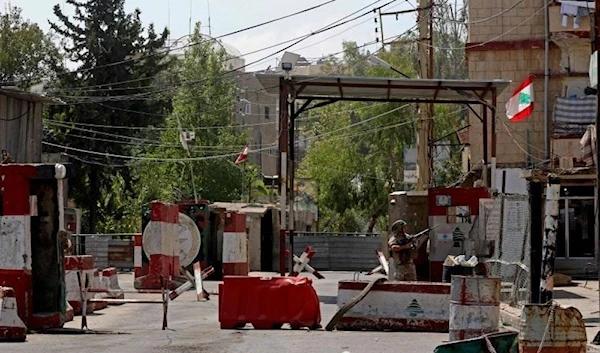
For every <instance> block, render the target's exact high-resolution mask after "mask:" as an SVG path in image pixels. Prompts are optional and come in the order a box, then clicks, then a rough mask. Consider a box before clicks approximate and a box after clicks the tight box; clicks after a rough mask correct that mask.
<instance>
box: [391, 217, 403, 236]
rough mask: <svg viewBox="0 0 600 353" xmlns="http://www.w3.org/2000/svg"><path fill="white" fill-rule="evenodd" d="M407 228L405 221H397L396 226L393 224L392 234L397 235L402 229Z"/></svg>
mask: <svg viewBox="0 0 600 353" xmlns="http://www.w3.org/2000/svg"><path fill="white" fill-rule="evenodd" d="M405 226H406V222H404V221H403V220H401V219H400V220H397V221H396V222H394V224H392V233H397V232H398V231H399V230H400V229H402V227H405Z"/></svg>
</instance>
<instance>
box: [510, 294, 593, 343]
mask: <svg viewBox="0 0 600 353" xmlns="http://www.w3.org/2000/svg"><path fill="white" fill-rule="evenodd" d="M500 322H501V323H502V325H503V326H510V327H512V328H514V329H516V330H517V331H518V330H519V326H520V325H521V310H519V309H517V308H513V307H511V306H509V305H506V304H500ZM588 339H589V337H588ZM586 348H587V352H599V353H600V346H596V345H594V344H590V343H588V344H587V347H586Z"/></svg>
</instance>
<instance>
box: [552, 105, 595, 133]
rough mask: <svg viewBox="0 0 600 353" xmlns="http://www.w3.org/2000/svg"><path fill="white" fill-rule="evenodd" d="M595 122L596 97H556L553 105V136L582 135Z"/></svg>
mask: <svg viewBox="0 0 600 353" xmlns="http://www.w3.org/2000/svg"><path fill="white" fill-rule="evenodd" d="M595 121H596V97H595V96H586V97H584V98H565V97H557V98H556V102H555V103H554V134H555V135H583V134H584V133H585V130H586V128H587V126H588V125H590V124H594V122H595Z"/></svg>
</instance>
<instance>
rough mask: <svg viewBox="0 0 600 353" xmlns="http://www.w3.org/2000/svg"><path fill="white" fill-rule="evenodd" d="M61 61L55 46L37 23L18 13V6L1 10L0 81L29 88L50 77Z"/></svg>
mask: <svg viewBox="0 0 600 353" xmlns="http://www.w3.org/2000/svg"><path fill="white" fill-rule="evenodd" d="M60 64H61V57H60V54H59V52H58V48H57V47H56V46H55V45H54V43H53V42H52V39H51V37H50V35H48V34H45V33H44V32H43V31H42V30H41V29H40V27H39V26H38V25H37V24H36V23H32V22H29V21H28V20H25V19H23V17H21V9H20V8H18V7H7V8H6V11H5V12H3V13H0V82H2V85H3V86H9V85H12V86H19V87H21V88H24V89H26V88H29V87H30V86H31V85H32V84H35V83H38V82H40V79H41V78H48V77H53V76H54V73H55V70H56V69H57V68H58V67H59V66H60Z"/></svg>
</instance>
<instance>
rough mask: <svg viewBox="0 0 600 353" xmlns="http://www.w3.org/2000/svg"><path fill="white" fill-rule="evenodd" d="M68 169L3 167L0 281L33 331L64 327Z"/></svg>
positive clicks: (56, 166)
mask: <svg viewBox="0 0 600 353" xmlns="http://www.w3.org/2000/svg"><path fill="white" fill-rule="evenodd" d="M68 174H69V167H68V166H67V165H63V164H2V165H0V278H1V283H2V285H3V286H8V287H12V288H14V291H15V297H16V301H17V308H18V314H19V316H20V318H21V320H23V322H24V323H25V324H26V325H27V327H28V328H29V329H42V328H55V327H61V326H62V325H63V324H64V322H65V312H66V307H67V303H66V294H65V292H66V288H65V271H64V255H63V251H64V241H63V239H59V236H58V233H59V231H60V230H61V229H64V224H63V223H64V214H63V208H64V195H63V182H64V180H65V179H66V178H67V177H68Z"/></svg>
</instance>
